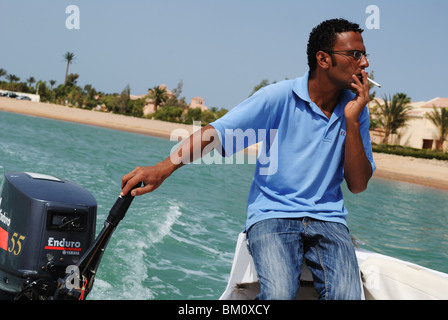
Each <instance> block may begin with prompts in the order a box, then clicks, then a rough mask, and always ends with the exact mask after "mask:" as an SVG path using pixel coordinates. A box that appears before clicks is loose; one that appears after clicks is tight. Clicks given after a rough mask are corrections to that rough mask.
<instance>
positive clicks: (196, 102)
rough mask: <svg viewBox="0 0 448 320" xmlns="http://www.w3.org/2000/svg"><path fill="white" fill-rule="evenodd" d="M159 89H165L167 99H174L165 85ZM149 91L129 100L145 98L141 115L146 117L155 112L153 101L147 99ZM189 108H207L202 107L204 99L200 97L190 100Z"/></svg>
mask: <svg viewBox="0 0 448 320" xmlns="http://www.w3.org/2000/svg"><path fill="white" fill-rule="evenodd" d="M159 88H160V89H165V90H166V94H167V95H168V99H169V98H172V97H174V93H173V92H172V91H171V90H169V89H167V87H166V85H165V84H161V85H160V86H159ZM149 93H150V92H149V91H148V94H142V95H131V96H130V98H131V99H132V100H137V99H141V98H145V106H144V108H143V114H144V115H145V116H146V115H148V114H151V113H154V111H155V105H154V101H153V100H152V99H151V98H150V97H149ZM189 107H190V108H200V109H201V111H206V110H208V108H207V107H206V106H205V105H204V99H202V98H201V97H194V98H193V99H191V103H190V105H189Z"/></svg>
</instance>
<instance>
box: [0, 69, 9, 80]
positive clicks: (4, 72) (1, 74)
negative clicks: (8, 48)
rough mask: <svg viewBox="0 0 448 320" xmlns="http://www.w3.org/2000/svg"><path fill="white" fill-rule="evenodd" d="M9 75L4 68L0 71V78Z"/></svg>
mask: <svg viewBox="0 0 448 320" xmlns="http://www.w3.org/2000/svg"><path fill="white" fill-rule="evenodd" d="M7 74H8V72H7V71H6V70H5V69H3V68H1V69H0V78H1V77H4V76H6V75H7Z"/></svg>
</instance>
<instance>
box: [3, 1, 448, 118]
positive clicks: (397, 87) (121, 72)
mask: <svg viewBox="0 0 448 320" xmlns="http://www.w3.org/2000/svg"><path fill="white" fill-rule="evenodd" d="M70 5H75V6H76V7H77V8H78V9H79V15H78V16H77V15H76V14H75V12H74V11H71V10H68V12H66V11H67V8H68V7H69V6H70ZM370 5H374V6H376V7H375V8H376V11H368V10H367V9H368V7H369V6H370ZM74 14H75V15H74ZM77 17H79V19H77ZM447 17H448V1H446V0H425V1H421V0H406V1H405V0H339V1H336V0H312V1H310V0H308V1H304V0H275V1H274V0H188V1H187V0H163V1H162V0H160V1H152V0H127V1H124V0H121V1H118V0H82V1H81V0H79V1H77V0H70V1H66V0H41V1H35V0H0V39H1V45H0V48H1V50H0V68H3V69H5V70H6V71H7V72H8V73H10V74H15V75H16V76H18V77H20V78H21V81H25V80H26V79H28V78H29V77H31V76H32V77H34V78H35V79H37V80H43V81H47V83H48V81H49V80H56V82H57V84H56V85H58V84H61V83H63V82H64V77H65V68H66V63H65V61H64V58H63V55H64V53H65V52H68V51H69V52H73V53H74V54H75V61H74V62H73V64H71V65H70V73H77V74H79V79H78V85H80V86H82V87H83V86H84V85H86V84H91V85H92V86H93V87H94V88H95V89H97V90H98V91H101V92H105V93H114V92H117V93H120V92H121V91H122V90H123V89H124V88H125V87H126V85H129V86H130V88H131V94H133V95H141V94H146V93H147V90H148V89H149V88H153V87H155V86H158V85H160V84H166V86H167V88H168V89H170V90H171V89H174V88H175V87H176V86H177V84H178V83H179V82H180V81H181V80H182V82H183V84H184V85H183V91H182V94H181V96H184V97H185V98H186V101H187V102H188V103H189V102H190V101H191V98H193V97H196V96H200V97H202V98H203V99H204V100H205V105H206V106H208V107H217V108H226V109H231V108H233V107H234V106H235V105H237V104H238V103H240V102H241V101H243V100H244V99H246V98H247V97H248V96H249V95H250V94H251V93H252V90H253V88H254V87H255V86H256V85H257V84H259V83H260V82H261V81H262V80H264V79H267V80H268V81H270V82H274V81H281V80H283V79H286V78H288V79H293V78H296V77H301V76H303V75H304V74H305V73H306V72H307V71H308V66H307V57H306V46H307V42H308V37H309V33H310V32H311V30H312V28H313V27H315V26H316V25H318V24H319V23H320V22H322V21H323V20H326V19H331V18H345V19H348V20H350V21H352V22H356V23H358V24H359V25H360V26H361V27H362V28H364V30H365V31H364V33H363V38H364V44H365V46H366V48H367V52H368V53H369V54H370V67H369V69H368V70H367V71H368V72H371V71H372V70H373V71H374V78H375V80H376V81H377V82H379V83H381V84H382V86H383V87H382V88H381V89H375V91H376V95H377V96H379V97H383V96H385V95H393V94H395V93H398V92H402V93H406V94H407V95H408V96H409V97H411V99H412V101H427V100H430V99H433V98H435V97H448V81H447V74H448V64H447V60H448V59H447V57H446V56H447V52H448V41H447V39H448V38H447V34H448V23H446V19H447ZM77 22H79V26H78V27H79V28H74V27H76V23H77ZM67 23H68V24H67Z"/></svg>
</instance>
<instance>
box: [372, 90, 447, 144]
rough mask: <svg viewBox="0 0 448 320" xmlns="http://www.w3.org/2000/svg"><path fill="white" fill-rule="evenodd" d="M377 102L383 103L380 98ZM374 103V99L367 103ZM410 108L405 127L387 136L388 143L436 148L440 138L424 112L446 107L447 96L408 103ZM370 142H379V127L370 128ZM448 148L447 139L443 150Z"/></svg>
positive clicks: (380, 139) (381, 137)
mask: <svg viewBox="0 0 448 320" xmlns="http://www.w3.org/2000/svg"><path fill="white" fill-rule="evenodd" d="M376 100H377V101H378V103H380V104H381V103H383V102H384V101H383V100H382V99H378V98H377V99H376ZM374 105H375V102H374V101H371V102H370V103H369V107H372V106H374ZM410 105H411V106H412V110H410V111H409V113H408V114H409V118H410V119H409V120H408V122H407V123H406V126H405V127H402V128H400V129H399V130H398V133H397V134H392V135H390V136H389V141H388V143H389V144H392V145H401V146H406V147H412V148H417V149H436V148H437V145H438V141H439V139H440V137H439V132H438V130H437V128H436V126H435V125H434V124H433V123H432V122H431V121H430V120H429V119H427V118H426V114H428V113H431V112H432V111H433V106H435V107H436V108H438V109H440V108H448V98H434V99H432V100H429V101H422V102H412V103H410ZM370 136H371V139H372V142H374V143H377V144H380V143H382V141H383V137H384V134H383V132H382V130H381V129H376V130H371V131H370ZM447 149H448V141H445V142H444V144H443V150H444V151H446V150H447Z"/></svg>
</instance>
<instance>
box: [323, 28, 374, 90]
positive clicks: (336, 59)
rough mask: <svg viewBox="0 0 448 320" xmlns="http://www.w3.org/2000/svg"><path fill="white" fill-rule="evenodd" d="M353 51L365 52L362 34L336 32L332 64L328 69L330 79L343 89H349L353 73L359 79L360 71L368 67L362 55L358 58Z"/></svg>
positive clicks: (352, 81)
mask: <svg viewBox="0 0 448 320" xmlns="http://www.w3.org/2000/svg"><path fill="white" fill-rule="evenodd" d="M354 51H359V52H362V53H365V52H366V48H365V46H364V42H363V39H362V36H361V34H360V33H359V32H353V31H350V32H343V33H339V34H337V40H336V43H335V45H334V47H333V50H332V52H333V53H331V58H332V61H333V64H332V66H331V68H330V69H329V76H330V77H331V79H332V80H333V81H334V82H335V83H337V84H339V85H340V86H341V87H342V88H344V89H351V83H354V82H355V81H354V80H353V77H352V76H353V75H356V76H357V77H358V78H359V79H360V80H361V81H362V79H361V71H362V70H363V69H365V68H367V67H369V62H368V61H367V59H366V57H365V56H363V57H362V58H361V59H360V60H358V59H356V58H355V57H354Z"/></svg>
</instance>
